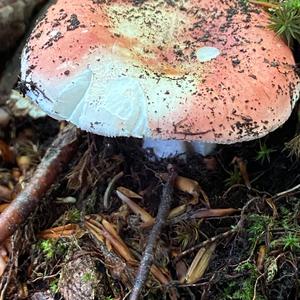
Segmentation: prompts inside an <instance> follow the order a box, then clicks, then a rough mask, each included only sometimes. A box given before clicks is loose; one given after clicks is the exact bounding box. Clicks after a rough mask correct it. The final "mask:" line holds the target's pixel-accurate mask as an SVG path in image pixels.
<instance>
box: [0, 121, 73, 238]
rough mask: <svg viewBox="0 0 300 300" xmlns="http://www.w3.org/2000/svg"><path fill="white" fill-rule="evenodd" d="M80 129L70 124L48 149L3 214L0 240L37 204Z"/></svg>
mask: <svg viewBox="0 0 300 300" xmlns="http://www.w3.org/2000/svg"><path fill="white" fill-rule="evenodd" d="M76 145H77V130H76V128H75V127H73V126H68V127H66V128H65V130H63V131H62V132H61V133H60V134H59V135H58V136H57V138H56V139H55V140H54V142H53V143H52V145H51V146H50V147H49V149H48V150H47V152H46V154H45V156H44V158H43V159H42V161H41V163H40V164H39V166H38V167H37V169H36V171H35V173H34V175H33V177H32V178H31V180H30V181H29V182H28V184H27V185H26V187H25V188H24V190H22V191H21V192H20V194H19V195H18V196H17V198H16V199H15V200H14V201H13V202H12V203H11V204H10V205H9V206H8V207H7V208H6V209H5V210H4V212H3V213H2V214H1V215H0V244H2V243H3V242H4V241H5V240H6V239H7V238H8V237H9V236H11V235H12V234H13V233H14V232H15V231H16V230H17V228H18V226H19V225H20V224H21V223H22V222H23V221H24V220H25V219H26V218H27V216H28V215H29V214H30V213H31V212H32V211H33V210H34V209H35V208H36V206H37V205H38V204H39V202H40V201H41V199H42V198H43V196H44V195H45V193H46V192H47V191H48V189H49V188H50V186H51V185H52V184H53V183H54V182H55V180H56V179H57V176H58V175H59V173H60V172H61V171H62V169H63V168H64V166H65V165H66V164H67V163H68V161H69V160H70V159H71V158H72V154H73V153H74V152H75V150H76V148H77V147H76Z"/></svg>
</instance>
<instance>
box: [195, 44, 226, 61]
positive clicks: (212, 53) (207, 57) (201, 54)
mask: <svg viewBox="0 0 300 300" xmlns="http://www.w3.org/2000/svg"><path fill="white" fill-rule="evenodd" d="M220 54H221V51H220V50H219V49H218V48H215V47H202V48H200V49H198V50H197V51H196V56H197V58H198V60H199V61H200V62H206V61H211V60H212V59H215V58H216V57H218V56H219V55H220Z"/></svg>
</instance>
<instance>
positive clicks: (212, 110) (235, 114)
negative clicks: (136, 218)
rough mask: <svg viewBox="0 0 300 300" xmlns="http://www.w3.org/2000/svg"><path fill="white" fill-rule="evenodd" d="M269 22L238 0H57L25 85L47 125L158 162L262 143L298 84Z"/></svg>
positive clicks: (25, 69) (26, 67)
mask: <svg viewBox="0 0 300 300" xmlns="http://www.w3.org/2000/svg"><path fill="white" fill-rule="evenodd" d="M268 24H269V18H268V15H267V13H266V12H264V11H262V10H261V9H260V8H258V7H256V6H254V5H252V4H249V3H247V2H246V1H239V0H230V1H229V0H227V1H216V0H201V1H200V0H190V1H173V0H147V1H144V0H140V1H133V0H123V1H121V0H120V1H119V0H115V1H113V0H106V1H105V0H103V1H91V0H73V1H67V0H57V1H56V2H55V4H54V5H53V6H51V7H50V8H49V9H48V11H47V13H46V14H45V15H44V16H43V17H42V18H41V19H40V20H39V22H38V23H37V25H36V27H35V29H34V30H33V32H32V34H31V37H30V39H29V40H28V43H27V45H26V47H25V49H24V51H23V55H22V75H21V79H22V81H23V83H24V84H25V85H26V89H27V94H28V95H29V96H30V97H31V98H32V99H33V100H34V101H35V102H36V103H37V104H39V105H40V107H41V108H42V109H43V110H44V111H46V112H47V113H48V114H49V115H50V116H52V117H54V118H56V119H60V120H62V119H64V120H68V121H70V122H72V123H74V124H75V125H76V126H78V127H80V128H81V129H83V130H87V131H89V132H93V133H96V134H100V135H105V136H111V137H116V136H126V137H129V136H132V137H137V138H145V141H144V147H148V146H151V147H153V148H154V149H155V151H156V153H157V154H158V155H160V156H166V155H170V154H174V153H176V152H177V153H178V152H185V151H187V149H188V148H191V147H192V148H195V149H196V150H197V151H198V150H200V151H202V153H203V145H202V144H199V142H205V143H221V144H222V143H223V144H227V143H235V142H243V141H248V140H252V139H256V138H259V137H262V136H264V135H266V134H267V133H269V132H271V131H273V130H275V129H276V128H277V127H279V126H280V125H281V124H283V123H284V122H285V121H286V120H287V119H288V117H289V116H290V114H291V111H292V109H293V107H294V105H295V102H296V101H297V99H298V98H299V90H300V80H299V77H298V75H297V74H296V72H295V70H294V65H295V61H294V58H293V55H292V52H291V51H290V49H289V48H288V47H287V46H286V45H285V44H284V42H283V41H282V40H281V39H280V38H279V37H278V36H276V34H275V33H274V32H272V31H271V30H270V29H269V27H268ZM204 145H205V144H204ZM206 145H207V144H206ZM204 148H205V147H204ZM210 148H211V146H210ZM204 151H205V149H204Z"/></svg>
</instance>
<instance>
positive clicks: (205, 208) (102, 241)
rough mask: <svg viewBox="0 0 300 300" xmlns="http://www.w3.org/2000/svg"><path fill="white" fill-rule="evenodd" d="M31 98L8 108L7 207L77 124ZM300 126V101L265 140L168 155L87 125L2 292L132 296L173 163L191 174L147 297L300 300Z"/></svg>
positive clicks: (16, 254)
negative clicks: (32, 104)
mask: <svg viewBox="0 0 300 300" xmlns="http://www.w3.org/2000/svg"><path fill="white" fill-rule="evenodd" d="M3 57H5V61H2V62H1V69H0V74H1V76H3V74H4V73H5V71H4V66H7V62H9V61H10V59H11V55H6V56H3ZM15 88H16V87H15ZM16 102H18V103H17V104H16ZM21 102H22V99H21V96H20V95H18V94H17V93H16V92H15V93H14V95H13V96H11V97H10V100H9V101H8V102H6V103H5V104H4V105H3V106H2V107H1V109H4V110H5V111H9V118H8V122H5V123H4V122H3V123H2V124H0V212H1V211H3V209H4V208H6V207H7V205H9V203H10V202H11V201H12V200H13V199H14V198H15V197H16V195H17V194H18V193H20V191H21V190H22V189H23V188H24V185H25V184H26V182H28V181H30V179H31V178H32V176H33V174H34V171H35V169H36V167H37V166H38V164H39V162H40V161H41V159H42V157H43V156H44V154H45V153H46V151H47V149H48V148H49V146H50V145H51V143H52V141H53V140H54V139H55V137H56V135H57V134H58V133H59V131H60V130H62V128H64V127H65V126H66V124H64V123H59V122H57V121H55V120H53V119H50V118H48V117H43V116H40V115H37V114H36V112H32V110H31V109H30V108H29V106H28V104H26V103H25V104H24V103H23V104H22V103H21ZM0 121H1V120H0ZM299 128H300V109H299V104H298V106H297V107H296V108H295V109H294V112H293V114H292V116H291V117H290V119H289V120H288V121H287V122H286V123H285V124H284V125H283V126H282V127H281V128H279V129H277V130H276V131H275V132H273V133H270V134H269V135H267V136H266V137H264V138H262V139H260V140H255V141H252V142H247V143H238V144H233V145H219V146H218V147H217V149H216V150H215V151H214V152H213V153H212V155H210V156H208V157H203V156H201V155H190V156H188V157H187V159H184V158H183V157H181V156H177V157H175V158H171V159H165V160H157V159H155V157H154V156H153V155H152V154H151V153H150V152H147V151H145V150H143V149H142V147H141V141H140V140H137V139H127V138H113V139H112V138H103V137H100V136H95V135H92V134H88V133H84V132H80V133H78V140H79V143H78V146H77V147H78V148H77V149H76V152H75V154H74V155H73V157H71V159H70V161H69V163H67V164H66V165H65V166H64V167H63V171H62V172H61V173H60V174H59V176H58V177H57V179H56V180H55V183H54V184H53V185H52V186H51V188H50V189H49V190H48V191H47V193H46V195H45V196H44V197H43V198H42V199H40V203H39V205H38V206H37V207H36V208H35V209H34V212H33V213H32V214H31V215H30V216H29V217H28V218H26V220H25V222H23V223H22V225H21V226H20V227H19V228H18V230H17V231H16V233H15V234H14V235H13V236H12V237H11V238H10V239H9V240H7V242H6V243H5V245H4V246H3V248H2V249H0V250H1V251H0V256H2V259H1V260H0V264H1V265H2V266H0V271H1V274H0V276H1V277H0V299H35V300H37V299H39V300H41V299H48V300H49V299H66V300H69V299H107V300H108V299H123V298H124V297H126V296H128V292H129V291H130V289H131V287H132V286H133V285H134V280H135V273H136V270H137V267H138V265H139V261H140V260H141V258H142V255H143V250H144V248H145V245H146V243H147V239H148V237H149V233H150V231H151V228H152V224H153V222H155V216H156V214H157V210H158V208H159V204H160V200H161V197H162V190H163V187H164V185H165V180H166V177H167V169H168V165H169V164H172V165H173V166H174V168H175V169H176V172H177V173H178V176H179V177H177V180H176V182H175V190H174V193H173V202H172V211H171V212H172V215H170V216H169V218H168V220H167V223H166V226H165V227H164V228H163V230H162V232H161V235H160V238H159V241H158V244H157V246H156V248H155V255H154V263H155V267H154V268H152V269H151V275H150V277H149V280H148V281H147V284H146V286H145V288H144V298H145V299H162V298H164V297H165V298H166V299H202V300H205V299H220V300H221V299H224V300H226V299H237V300H239V299H240V300H252V299H257V300H258V299H270V300H271V299H272V300H273V299H278V300H285V299H295V300H296V299H299V298H300V278H299V275H300V274H299V269H300V234H299V233H300V201H299V200H300V157H299V156H300V155H299V154H300V150H299V149H300V141H299V138H298V140H295V139H294V143H291V142H290V141H291V140H293V138H294V137H295V136H297V135H299ZM297 141H298V142H297ZM297 143H298V144H297Z"/></svg>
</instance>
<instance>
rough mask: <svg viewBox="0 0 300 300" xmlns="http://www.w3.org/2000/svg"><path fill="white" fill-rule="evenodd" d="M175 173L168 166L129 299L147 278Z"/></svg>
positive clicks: (170, 196) (167, 206)
mask: <svg viewBox="0 0 300 300" xmlns="http://www.w3.org/2000/svg"><path fill="white" fill-rule="evenodd" d="M176 177H177V174H176V172H175V170H174V168H173V167H172V166H171V167H169V178H168V181H167V183H166V184H165V185H164V187H163V192H162V199H161V202H160V205H159V209H158V213H157V216H156V223H155V224H154V226H153V228H152V231H151V233H150V235H149V239H148V242H147V245H146V249H145V252H144V254H143V258H142V261H141V263H140V267H139V270H138V273H137V276H136V279H135V283H134V286H133V289H132V292H131V296H130V300H137V299H138V298H139V296H140V294H141V292H142V289H143V286H144V284H145V282H146V280H147V278H148V274H149V271H150V267H151V265H152V262H153V257H154V254H153V252H154V248H155V246H156V244H157V240H158V238H159V235H160V232H161V230H162V228H163V226H164V225H165V224H166V219H167V217H168V214H169V211H170V208H171V204H172V201H173V196H172V194H173V189H174V183H175V180H176Z"/></svg>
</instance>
